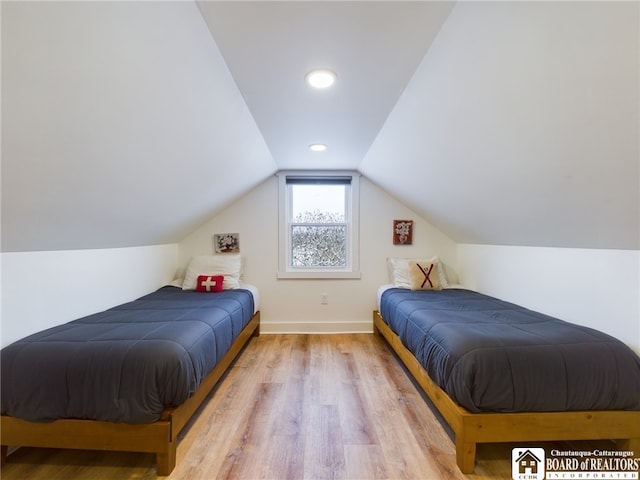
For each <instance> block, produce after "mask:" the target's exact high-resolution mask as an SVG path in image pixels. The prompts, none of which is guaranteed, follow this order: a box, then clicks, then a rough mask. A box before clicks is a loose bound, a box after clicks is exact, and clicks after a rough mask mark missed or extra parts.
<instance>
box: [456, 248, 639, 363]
mask: <svg viewBox="0 0 640 480" xmlns="http://www.w3.org/2000/svg"><path fill="white" fill-rule="evenodd" d="M458 259H459V265H460V266H459V271H458V274H459V278H460V281H461V282H462V283H463V284H464V285H465V286H466V287H468V288H471V289H474V290H478V291H480V292H483V293H486V294H488V295H492V296H495V297H498V298H502V299H504V300H507V301H510V302H514V303H518V304H520V305H523V306H525V307H527V308H531V309H533V310H537V311H540V312H543V313H546V314H549V315H552V316H555V317H559V318H561V319H563V320H567V321H569V322H572V323H577V324H580V325H585V326H588V327H591V328H595V329H598V330H601V331H603V332H605V333H608V334H610V335H613V336H614V337H617V338H619V339H620V340H622V341H623V342H625V343H626V344H627V345H629V346H631V347H632V348H633V349H634V350H636V351H637V352H639V353H640V298H639V297H640V251H638V250H590V249H575V248H537V247H510V246H489V245H458Z"/></svg>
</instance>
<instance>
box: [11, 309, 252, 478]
mask: <svg viewBox="0 0 640 480" xmlns="http://www.w3.org/2000/svg"><path fill="white" fill-rule="evenodd" d="M258 335H260V312H256V314H255V315H254V316H253V318H252V319H251V320H250V321H249V323H248V324H247V326H246V327H245V328H244V329H243V330H242V332H240V335H239V336H238V338H236V340H235V341H234V342H233V344H232V345H231V348H230V349H229V351H228V352H227V353H226V354H225V355H224V357H222V359H221V361H220V363H219V364H218V365H217V366H216V367H215V368H214V369H213V370H212V371H211V372H210V373H209V374H208V375H207V376H206V377H205V378H204V380H203V381H202V383H201V384H200V387H198V390H196V392H195V393H194V394H193V395H192V396H191V397H189V399H188V400H187V401H186V402H185V403H183V404H182V405H180V406H179V407H175V408H170V409H166V410H165V411H164V412H163V413H162V416H161V418H160V419H159V420H158V421H156V422H154V423H148V424H127V423H114V422H101V421H95V420H74V419H61V420H56V421H54V422H51V423H34V422H28V421H25V420H21V419H19V418H15V417H9V416H5V415H2V416H1V417H0V428H1V430H0V443H1V444H2V457H1V459H2V464H4V463H5V462H6V460H7V449H8V446H10V445H11V446H25V447H27V446H28V447H46V448H70V449H79V450H113V451H124V452H151V453H155V454H156V468H157V473H158V475H161V476H164V475H169V474H170V473H171V471H172V470H173V469H174V467H175V465H176V448H177V443H178V441H177V438H178V434H179V433H180V431H181V430H182V429H183V428H184V426H185V425H186V424H187V422H188V421H189V419H190V418H191V417H192V416H193V414H194V413H195V412H196V410H198V407H200V404H201V403H202V402H203V401H204V399H205V398H206V397H207V395H209V393H210V392H211V390H212V389H213V387H214V386H215V385H216V383H218V380H220V378H221V377H222V375H223V374H224V373H225V371H226V370H227V368H229V366H230V365H231V363H232V362H233V360H234V359H235V358H236V356H237V355H238V354H239V353H240V351H241V350H242V348H243V347H244V346H245V345H246V344H247V343H248V342H249V340H250V339H251V338H252V337H254V336H258Z"/></svg>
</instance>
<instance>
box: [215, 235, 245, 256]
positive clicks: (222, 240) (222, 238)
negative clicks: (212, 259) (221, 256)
mask: <svg viewBox="0 0 640 480" xmlns="http://www.w3.org/2000/svg"><path fill="white" fill-rule="evenodd" d="M213 251H214V252H216V253H238V252H239V251H240V235H239V234H237V233H216V234H215V235H214V236H213Z"/></svg>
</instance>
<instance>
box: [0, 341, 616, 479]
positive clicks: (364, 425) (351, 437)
mask: <svg viewBox="0 0 640 480" xmlns="http://www.w3.org/2000/svg"><path fill="white" fill-rule="evenodd" d="M521 446H522V445H514V444H484V445H479V446H478V451H477V464H476V468H475V473H474V474H472V475H463V474H462V473H460V471H459V470H458V468H457V466H456V462H455V446H454V443H453V441H452V438H451V432H450V430H449V429H448V428H447V427H446V425H444V424H443V423H442V421H441V420H440V418H439V415H438V414H437V412H435V411H434V410H433V409H432V407H431V406H430V404H429V402H428V401H426V400H425V398H424V396H423V395H422V394H421V393H420V392H419V390H418V389H416V387H415V385H414V383H413V382H412V380H411V379H410V377H409V376H408V375H407V373H406V371H405V370H404V367H403V366H402V365H401V364H400V362H399V361H398V360H397V358H396V357H395V356H394V354H393V353H392V352H391V351H390V350H389V349H388V347H387V346H386V344H385V343H384V342H383V341H382V340H381V339H380V338H379V337H376V336H374V335H370V334H354V335H343V334H341V335H261V336H260V337H257V338H254V339H252V340H251V342H250V343H249V345H248V346H247V348H246V349H245V350H244V351H243V352H242V354H241V355H240V356H239V358H238V359H237V361H236V362H235V363H234V364H233V366H232V367H231V368H230V369H229V371H228V373H227V374H226V375H225V377H224V378H223V380H222V382H221V383H220V384H219V385H218V386H217V387H216V388H215V389H214V390H213V392H212V393H211V395H210V396H209V397H208V398H207V400H206V401H205V402H204V403H203V405H202V407H201V408H200V411H199V413H198V415H197V417H195V418H194V419H192V420H191V421H190V422H189V424H188V425H187V427H186V428H185V430H184V431H183V433H182V434H181V435H180V441H179V443H178V451H177V460H178V462H177V466H176V468H175V470H174V471H173V472H172V473H171V475H170V476H169V477H167V478H168V479H169V480H212V479H215V478H220V479H234V480H235V479H238V480H242V479H246V480H254V479H267V480H287V479H292V480H300V479H346V480H359V479H363V480H364V479H393V480H396V479H410V480H418V479H425V480H431V479H433V480H441V479H446V480H462V479H468V480H494V479H510V478H511V449H512V448H514V447H521ZM526 446H527V447H542V448H546V449H547V451H549V450H550V448H557V449H577V450H589V449H593V448H600V449H607V448H611V446H610V445H605V444H604V443H603V442H543V443H541V442H538V443H536V444H534V445H526ZM154 461H155V459H154V456H153V455H151V454H136V453H119V452H93V451H72V450H55V449H37V448H21V449H18V450H17V451H15V452H13V453H12V454H10V455H9V457H8V461H7V464H6V465H5V466H4V467H3V469H2V472H1V473H2V479H3V480H25V479H29V480H134V479H135V480H151V479H155V478H157V477H156V473H155V466H154Z"/></svg>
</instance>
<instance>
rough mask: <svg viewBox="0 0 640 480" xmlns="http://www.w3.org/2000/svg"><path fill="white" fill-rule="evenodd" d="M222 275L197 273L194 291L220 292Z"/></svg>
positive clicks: (222, 280)
mask: <svg viewBox="0 0 640 480" xmlns="http://www.w3.org/2000/svg"><path fill="white" fill-rule="evenodd" d="M223 282H224V275H198V282H197V284H196V292H221V291H222V283H223Z"/></svg>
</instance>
